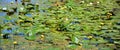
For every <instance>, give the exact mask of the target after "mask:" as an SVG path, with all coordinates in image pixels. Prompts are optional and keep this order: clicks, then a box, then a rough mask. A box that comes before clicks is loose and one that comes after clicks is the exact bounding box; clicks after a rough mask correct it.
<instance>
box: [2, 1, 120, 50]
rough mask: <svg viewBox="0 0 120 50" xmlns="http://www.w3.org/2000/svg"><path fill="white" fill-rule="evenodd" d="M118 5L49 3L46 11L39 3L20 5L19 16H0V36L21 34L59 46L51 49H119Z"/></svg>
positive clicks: (109, 3) (101, 2)
mask: <svg viewBox="0 0 120 50" xmlns="http://www.w3.org/2000/svg"><path fill="white" fill-rule="evenodd" d="M116 2H118V1H116V0H114V1H113V0H97V1H96V0H82V1H77V0H65V1H64V0H63V1H61V2H60V1H57V2H54V3H51V2H47V4H48V5H49V7H47V8H40V6H39V4H38V3H36V4H31V3H30V4H27V5H22V6H21V5H20V6H18V7H17V8H16V9H17V11H16V12H17V14H12V15H9V13H11V12H7V14H8V15H6V16H4V17H0V30H1V32H0V33H1V34H2V36H3V37H2V38H5V39H6V38H9V37H7V36H9V35H11V34H12V35H14V36H15V35H22V36H24V37H25V39H27V40H32V41H36V40H38V39H37V38H39V40H40V41H43V42H42V43H51V44H52V45H55V46H58V47H57V48H53V47H50V49H51V50H61V49H64V50H80V49H81V48H85V49H86V50H89V49H94V48H97V49H94V50H113V49H116V50H117V49H118V50H119V49H120V17H119V16H120V15H119V13H120V12H119V11H120V6H119V5H118V4H117V3H116ZM119 2H120V1H119ZM48 5H47V6H48ZM66 41H67V42H66ZM40 44H41V43H40ZM61 45H62V46H65V47H61ZM59 47H61V48H59ZM44 50H49V49H44Z"/></svg>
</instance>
